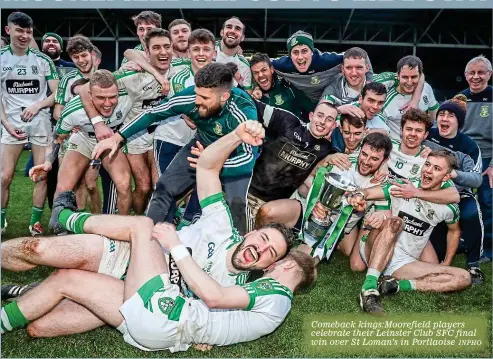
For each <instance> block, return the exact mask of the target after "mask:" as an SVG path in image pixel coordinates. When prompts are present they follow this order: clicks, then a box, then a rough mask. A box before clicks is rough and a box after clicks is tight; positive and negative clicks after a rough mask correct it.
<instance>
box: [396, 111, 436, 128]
mask: <svg viewBox="0 0 493 359" xmlns="http://www.w3.org/2000/svg"><path fill="white" fill-rule="evenodd" d="M407 121H412V122H418V123H423V124H424V125H425V129H426V131H427V132H428V131H429V130H430V128H432V127H433V119H432V118H431V117H430V116H429V115H428V114H427V113H426V112H425V111H422V110H420V109H419V108H412V107H411V108H410V109H409V110H407V111H406V112H405V113H404V114H403V115H402V117H401V129H402V128H404V125H405V124H406V122H407Z"/></svg>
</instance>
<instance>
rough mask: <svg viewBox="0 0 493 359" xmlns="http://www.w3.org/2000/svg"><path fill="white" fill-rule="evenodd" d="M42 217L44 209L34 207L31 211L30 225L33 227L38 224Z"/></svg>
mask: <svg viewBox="0 0 493 359" xmlns="http://www.w3.org/2000/svg"><path fill="white" fill-rule="evenodd" d="M42 216H43V208H42V207H35V206H33V208H32V210H31V222H29V225H30V226H32V225H34V224H35V223H36V222H39V221H40V220H41V217H42Z"/></svg>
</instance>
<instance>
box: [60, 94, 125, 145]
mask: <svg viewBox="0 0 493 359" xmlns="http://www.w3.org/2000/svg"><path fill="white" fill-rule="evenodd" d="M131 104H132V101H131V99H130V98H129V96H128V95H127V94H126V93H125V92H123V91H121V92H120V94H119V96H118V104H117V105H116V107H115V109H114V111H113V113H112V114H111V116H110V117H109V118H104V123H105V124H106V125H107V126H108V127H110V128H112V129H118V128H119V127H120V126H121V125H123V120H124V119H125V117H126V116H127V114H128V111H129V110H130V107H131ZM74 127H79V128H80V130H81V131H80V132H79V133H81V134H83V135H84V136H86V137H92V138H94V137H95V133H94V126H93V125H92V123H91V121H90V120H89V117H88V116H87V113H86V110H84V106H83V105H82V101H81V99H80V96H76V97H74V98H73V99H72V100H70V101H69V103H67V105H66V106H65V107H64V109H63V111H62V113H61V115H60V120H58V122H57V125H56V131H57V134H69V133H70V132H72V129H73V128H74Z"/></svg>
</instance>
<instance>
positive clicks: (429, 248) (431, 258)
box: [419, 241, 439, 264]
mask: <svg viewBox="0 0 493 359" xmlns="http://www.w3.org/2000/svg"><path fill="white" fill-rule="evenodd" d="M419 260H420V261H421V262H427V263H434V264H438V262H439V261H438V257H437V252H435V248H433V244H431V242H430V241H428V242H427V243H426V246H425V248H424V249H423V252H422V253H421V256H420V257H419Z"/></svg>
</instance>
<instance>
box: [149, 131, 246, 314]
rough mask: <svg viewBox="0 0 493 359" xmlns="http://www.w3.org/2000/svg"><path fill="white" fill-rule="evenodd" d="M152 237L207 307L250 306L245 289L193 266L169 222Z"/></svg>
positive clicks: (193, 263) (157, 226) (159, 227)
mask: <svg viewBox="0 0 493 359" xmlns="http://www.w3.org/2000/svg"><path fill="white" fill-rule="evenodd" d="M228 136H229V135H228ZM228 136H225V137H223V138H222V139H221V140H219V141H222V140H223V139H226V137H228ZM219 141H216V142H215V143H217V142H219ZM223 143H224V144H225V143H226V141H223ZM211 146H212V145H211ZM225 147H226V146H225ZM204 153H205V152H204ZM201 158H202V157H201ZM152 237H153V238H155V239H157V240H158V241H159V242H160V243H161V245H163V246H164V247H165V248H166V249H167V250H169V251H170V253H171V256H172V257H173V259H174V261H175V263H176V265H177V266H178V269H179V270H180V273H181V274H182V276H183V278H184V279H185V281H186V282H187V284H188V286H189V287H190V289H191V290H192V291H193V292H194V293H195V294H196V295H197V296H198V297H199V298H200V299H202V300H203V301H204V303H205V304H206V305H207V306H208V307H209V308H221V309H245V308H247V307H248V306H249V304H250V296H249V294H248V292H247V291H246V289H244V288H242V287H240V286H231V287H223V286H221V285H220V284H219V283H218V282H216V281H215V280H214V279H212V278H211V277H210V276H209V275H208V274H207V273H206V272H204V271H203V270H202V269H201V268H200V267H199V266H198V265H197V263H195V261H194V260H193V258H192V257H191V256H190V252H188V250H187V248H186V247H185V246H184V245H183V244H181V242H180V239H179V238H178V236H177V234H176V230H175V228H174V226H173V225H171V224H168V223H159V224H157V225H155V226H154V230H153V232H152Z"/></svg>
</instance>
